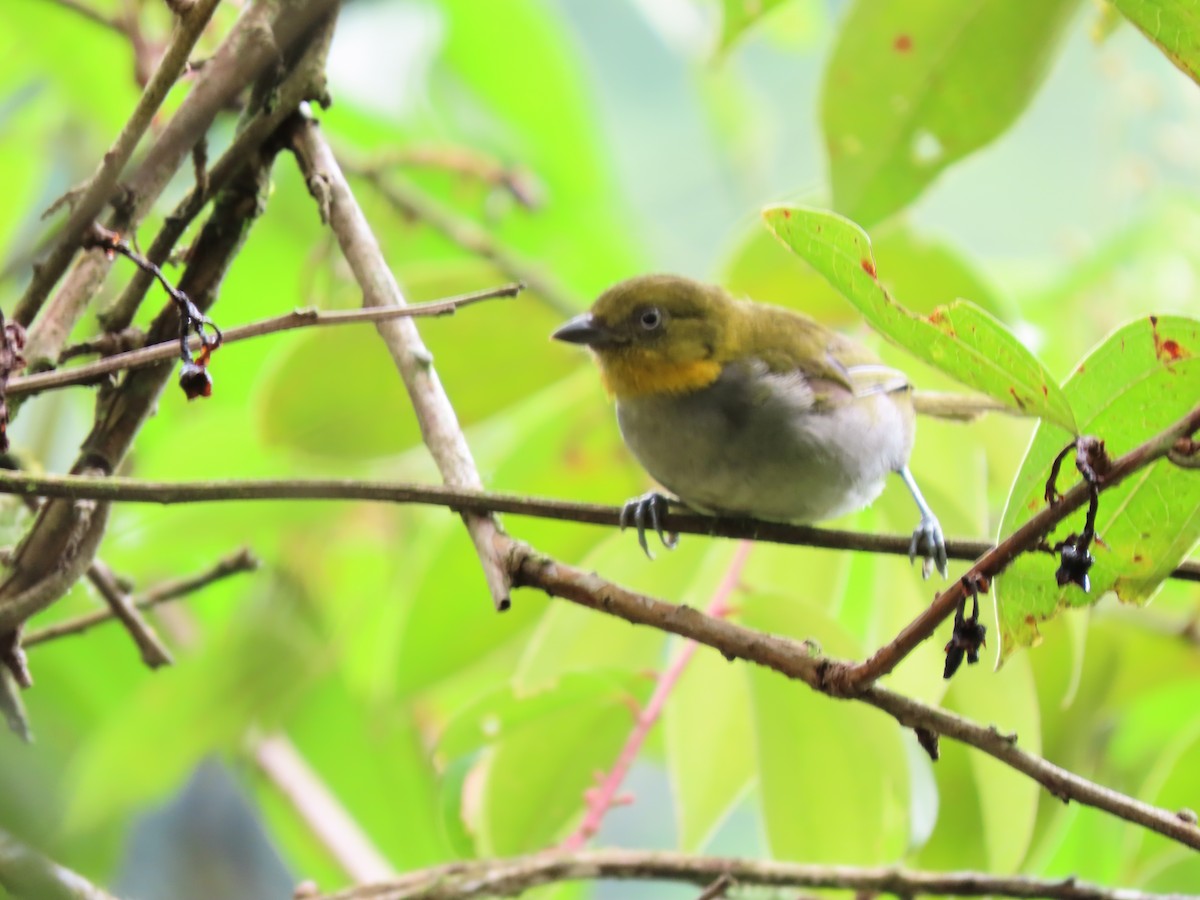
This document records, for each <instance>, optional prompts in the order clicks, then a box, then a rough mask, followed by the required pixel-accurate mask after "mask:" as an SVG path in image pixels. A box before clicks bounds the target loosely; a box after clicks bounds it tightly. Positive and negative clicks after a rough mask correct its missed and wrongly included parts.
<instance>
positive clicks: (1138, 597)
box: [996, 316, 1200, 661]
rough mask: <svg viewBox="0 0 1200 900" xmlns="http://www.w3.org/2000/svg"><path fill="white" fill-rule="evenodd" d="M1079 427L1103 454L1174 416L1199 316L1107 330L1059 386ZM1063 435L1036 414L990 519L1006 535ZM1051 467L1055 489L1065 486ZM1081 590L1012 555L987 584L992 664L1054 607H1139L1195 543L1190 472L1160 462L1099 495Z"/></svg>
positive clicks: (1193, 391) (1030, 500) (1197, 381)
mask: <svg viewBox="0 0 1200 900" xmlns="http://www.w3.org/2000/svg"><path fill="white" fill-rule="evenodd" d="M1063 390H1064V392H1065V393H1066V395H1067V397H1068V399H1069V400H1070V402H1071V405H1072V407H1073V408H1074V409H1075V411H1076V414H1077V415H1078V417H1079V426H1080V428H1081V429H1082V431H1083V432H1085V433H1087V434H1094V435H1096V436H1098V437H1100V438H1102V439H1103V440H1104V441H1105V445H1106V448H1107V450H1108V452H1109V453H1110V454H1112V455H1113V456H1119V455H1120V454H1122V453H1125V452H1127V451H1129V450H1131V449H1133V448H1134V447H1135V446H1137V445H1138V444H1140V443H1142V442H1143V441H1145V440H1147V439H1148V438H1150V437H1151V436H1153V435H1155V434H1157V433H1158V432H1160V431H1161V430H1162V429H1164V428H1166V427H1167V426H1168V425H1170V424H1171V423H1172V422H1174V421H1176V420H1177V419H1179V418H1180V417H1181V416H1182V415H1184V414H1185V413H1186V412H1187V411H1188V410H1189V409H1191V408H1192V407H1193V406H1194V405H1195V403H1196V398H1197V397H1200V322H1197V321H1196V320H1194V319H1187V318H1183V317H1176V316H1162V317H1157V318H1156V317H1153V316H1151V317H1148V318H1146V319H1140V320H1138V321H1136V322H1133V323H1131V324H1129V325H1126V326H1125V327H1124V328H1122V329H1120V330H1119V331H1117V332H1116V333H1115V334H1113V335H1112V336H1111V337H1110V338H1109V339H1108V340H1107V341H1105V342H1104V343H1103V344H1101V345H1100V346H1099V347H1098V348H1097V349H1096V350H1094V351H1093V352H1092V353H1091V355H1089V356H1088V357H1087V358H1086V359H1085V360H1084V361H1083V362H1082V363H1080V365H1079V367H1078V368H1077V369H1076V370H1075V373H1074V374H1073V375H1072V376H1071V378H1070V379H1069V380H1068V381H1067V383H1066V384H1065V385H1064V386H1063ZM1069 440H1070V435H1068V434H1066V433H1064V432H1063V431H1062V430H1061V429H1059V428H1057V427H1055V426H1053V425H1051V424H1049V423H1046V422H1043V423H1040V424H1039V426H1038V429H1037V431H1036V432H1034V437H1033V441H1032V443H1031V444H1030V446H1029V450H1028V452H1027V453H1026V454H1025V460H1024V462H1023V463H1022V465H1021V469H1020V471H1019V473H1018V474H1017V478H1016V480H1015V481H1014V483H1013V488H1012V492H1011V493H1010V494H1009V498H1008V505H1007V507H1006V508H1005V511H1004V516H1003V518H1002V519H1001V522H1000V535H1002V536H1003V535H1007V534H1011V533H1012V531H1014V530H1015V529H1016V528H1017V527H1019V526H1020V525H1021V524H1022V523H1023V522H1025V521H1026V520H1028V519H1029V518H1030V517H1031V516H1032V515H1033V514H1034V513H1036V512H1037V511H1038V510H1040V509H1041V508H1042V507H1043V506H1044V505H1045V501H1044V499H1043V492H1044V489H1045V484H1046V480H1047V478H1048V477H1049V475H1050V467H1051V465H1052V463H1053V460H1054V457H1055V456H1056V455H1057V454H1058V452H1059V451H1060V450H1061V449H1062V448H1063V447H1064V446H1065V445H1066V444H1067V442H1068V441H1069ZM1070 472H1071V464H1070V462H1068V463H1067V464H1066V465H1065V466H1064V467H1063V472H1062V474H1061V475H1060V476H1059V480H1060V485H1059V489H1060V490H1063V489H1065V487H1066V486H1067V485H1068V484H1069V483H1070V481H1069V479H1070ZM1083 519H1084V512H1083V511H1082V510H1081V511H1079V512H1078V513H1076V514H1075V515H1073V516H1071V517H1069V518H1068V519H1067V521H1066V522H1064V523H1063V524H1061V525H1060V526H1059V527H1058V529H1057V530H1056V531H1055V532H1054V533H1053V534H1051V535H1049V536H1048V540H1049V542H1050V543H1051V544H1053V543H1055V542H1056V541H1059V540H1062V539H1063V538H1064V537H1065V536H1066V535H1068V534H1070V533H1072V532H1075V533H1078V532H1081V531H1082V530H1083ZM1096 533H1097V535H1098V536H1099V538H1100V539H1101V540H1102V541H1103V543H1102V544H1101V543H1100V542H1099V541H1098V542H1097V543H1096V544H1095V545H1093V547H1092V553H1093V555H1094V556H1095V558H1096V563H1095V565H1094V566H1093V568H1092V570H1091V592H1090V593H1087V594H1085V593H1083V591H1081V590H1080V589H1079V588H1078V587H1076V586H1074V585H1068V586H1067V587H1065V588H1064V587H1059V586H1058V584H1057V583H1056V581H1055V577H1054V573H1055V569H1056V568H1057V565H1058V564H1057V561H1056V560H1055V559H1054V558H1053V557H1051V556H1049V555H1047V554H1042V553H1027V554H1025V555H1023V556H1021V557H1019V558H1018V559H1017V561H1016V562H1015V563H1013V565H1012V566H1010V567H1009V568H1008V570H1006V571H1005V572H1004V573H1003V574H1002V575H1001V576H1000V577H999V578H998V579H997V581H996V608H997V614H998V618H999V625H1000V660H1001V661H1003V660H1004V659H1005V658H1006V657H1008V656H1009V655H1010V654H1011V653H1012V652H1013V651H1014V650H1016V649H1017V648H1019V647H1028V646H1030V645H1032V644H1034V643H1036V642H1037V641H1038V639H1039V635H1038V627H1037V623H1038V622H1039V621H1045V620H1046V619H1049V618H1051V617H1052V616H1054V615H1055V614H1056V613H1057V612H1058V611H1059V610H1060V609H1062V608H1063V607H1070V606H1091V605H1093V604H1094V603H1095V602H1096V601H1097V600H1099V599H1100V597H1102V596H1103V595H1104V594H1105V593H1107V592H1108V591H1115V592H1116V594H1117V596H1118V598H1120V599H1121V600H1122V601H1124V602H1126V603H1137V604H1141V603H1145V602H1147V601H1148V600H1149V599H1150V598H1151V597H1152V596H1153V595H1154V593H1155V592H1156V591H1157V590H1158V587H1159V585H1160V584H1161V583H1162V581H1163V579H1164V578H1166V577H1167V575H1168V574H1170V572H1171V571H1172V570H1174V569H1175V567H1176V566H1178V565H1179V563H1180V562H1182V561H1183V560H1184V559H1185V558H1186V557H1187V555H1188V553H1189V552H1190V550H1191V548H1192V547H1193V546H1194V545H1195V544H1196V542H1197V540H1200V479H1197V478H1196V477H1195V475H1194V473H1191V472H1187V471H1184V470H1182V469H1179V468H1177V467H1176V466H1174V465H1172V464H1170V463H1168V462H1165V461H1160V462H1158V463H1156V464H1154V465H1153V466H1149V467H1147V468H1145V469H1143V470H1141V471H1140V472H1138V473H1136V474H1135V475H1133V476H1132V477H1130V478H1129V479H1127V480H1126V481H1125V482H1124V483H1123V484H1120V485H1118V486H1117V487H1115V488H1113V489H1112V490H1108V491H1105V492H1104V493H1103V494H1101V495H1100V507H1099V512H1098V514H1097V516H1096Z"/></svg>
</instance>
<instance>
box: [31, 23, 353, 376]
mask: <svg viewBox="0 0 1200 900" xmlns="http://www.w3.org/2000/svg"><path fill="white" fill-rule="evenodd" d="M216 2H217V0H198V2H197V4H196V5H195V6H194V7H193V9H192V10H191V12H189V13H188V14H187V15H186V16H185V17H184V21H187V22H191V21H193V20H194V19H195V18H196V17H197V16H198V15H199V14H200V13H201V12H202V11H203V10H204V9H207V8H208V7H211V6H215V5H216ZM337 4H338V0H285V2H282V3H277V2H274V0H270V2H268V0H259V2H253V3H251V4H250V5H249V6H248V7H246V9H245V10H244V11H243V13H242V15H241V16H239V18H238V20H237V22H235V24H234V26H233V28H232V29H231V30H230V32H229V34H228V35H227V36H226V38H225V40H224V41H223V42H222V44H221V46H220V47H219V48H218V49H217V52H216V53H215V54H214V56H213V58H212V60H211V61H210V63H209V64H208V65H207V66H205V68H204V71H203V72H202V73H201V75H200V76H199V77H198V78H197V79H196V80H195V83H194V84H193V85H192V88H191V90H190V91H189V92H188V94H187V95H186V96H185V97H184V99H183V101H182V102H181V103H180V105H179V108H178V109H177V110H176V111H175V113H174V115H173V116H172V117H171V118H170V119H169V120H168V121H167V123H166V124H165V125H164V126H163V128H162V130H161V131H160V132H159V133H158V135H157V138H156V140H155V141H154V142H153V144H152V145H151V146H150V147H149V148H148V149H147V150H146V152H145V155H144V156H143V157H142V158H141V160H140V162H139V163H138V165H137V167H136V169H134V170H133V172H132V174H130V175H129V176H128V178H126V179H125V180H124V181H123V182H122V191H121V202H120V204H119V205H118V206H117V207H116V208H115V209H114V212H113V213H112V214H111V215H110V216H109V217H108V218H107V219H106V220H105V222H104V224H105V227H107V228H108V229H109V230H110V231H115V232H117V233H121V234H123V233H128V232H131V231H133V230H134V229H136V228H137V226H138V224H139V223H140V222H141V220H142V219H143V218H144V216H145V215H146V214H147V212H148V211H149V210H150V208H151V207H152V205H153V203H154V201H155V200H156V199H157V198H158V196H159V195H160V194H161V193H162V191H163V190H164V189H165V188H166V186H167V184H168V183H169V181H170V179H171V178H172V176H173V175H174V174H175V172H176V171H177V170H178V169H179V167H180V166H181V165H182V164H183V162H184V161H185V160H186V159H187V158H188V156H189V154H190V153H191V151H192V148H193V147H195V145H196V144H197V143H198V142H199V141H201V140H203V138H204V135H205V133H206V132H207V130H208V128H209V126H210V125H211V124H212V122H213V120H214V119H215V118H216V116H217V114H218V113H219V112H220V111H221V110H223V109H225V108H226V106H227V104H228V102H229V101H230V100H231V99H232V98H233V97H235V96H236V95H237V94H239V93H240V92H241V91H243V90H244V89H245V88H246V87H247V85H248V84H250V83H252V82H254V81H255V80H256V79H262V78H264V76H265V80H266V81H268V82H269V83H270V86H272V87H274V86H275V85H276V82H277V76H276V70H275V68H274V67H276V66H277V65H278V64H279V63H280V61H281V60H282V59H286V58H288V54H290V53H291V52H292V50H293V49H294V45H295V43H296V41H297V40H301V39H303V38H306V37H307V36H308V35H310V34H312V33H313V30H314V29H319V28H320V27H321V25H322V23H323V22H325V21H327V20H328V16H329V15H330V13H331V11H332V10H334V9H335V8H336V6H337ZM189 50H190V45H189ZM183 62H186V60H184V61H183ZM183 62H181V63H180V65H181V66H182V65H183ZM161 69H162V66H160V70H161ZM177 77H178V72H176V73H175V76H174V77H173V78H172V81H174V78H177ZM156 81H157V75H156V77H155V79H153V80H152V82H151V85H152V86H153V84H154V83H155V82H156ZM148 91H149V89H148ZM266 99H268V100H272V101H273V100H274V98H266ZM268 105H269V104H268ZM139 109H140V107H139ZM290 112H291V109H286V110H283V111H282V112H281V114H282V115H287V114H288V113H290ZM132 122H133V120H132V119H131V123H132ZM107 158H108V157H107V156H106V159H107ZM249 161H250V160H249V159H247V158H246V157H243V158H241V159H239V160H238V162H239V164H240V165H244V164H246V163H247V162H249ZM112 178H113V180H114V183H115V179H116V174H115V173H114V174H113V176H112ZM106 183H107V182H106ZM112 194H113V190H112V187H111V186H109V187H108V188H107V189H106V190H105V191H104V192H103V196H100V197H99V199H98V200H97V203H96V204H95V205H94V208H93V205H92V204H90V203H86V204H85V200H87V199H88V198H89V197H91V195H92V188H91V187H89V188H88V190H87V192H86V193H85V195H84V197H83V198H82V199H81V200H79V201H78V202H77V203H76V206H75V208H74V209H73V210H72V213H71V217H70V219H69V221H68V224H67V227H66V228H65V229H64V233H63V234H62V235H61V237H60V238H59V242H58V244H57V245H56V246H55V247H54V249H52V250H51V252H50V256H49V257H48V258H47V259H46V260H45V261H44V262H43V263H41V264H39V265H37V266H35V273H34V278H33V280H32V282H31V283H30V286H29V289H28V290H27V291H26V293H25V295H24V297H22V299H21V303H20V305H19V306H18V310H19V311H20V310H26V313H27V314H28V315H29V316H30V317H32V315H33V314H35V313H36V312H37V310H38V309H40V308H41V306H42V304H43V302H44V301H45V297H46V294H47V293H48V292H49V290H50V288H51V287H52V286H53V285H54V283H55V282H57V281H58V279H59V278H60V277H61V275H62V272H63V271H64V270H65V269H66V266H67V264H68V263H69V262H70V261H71V259H72V257H73V256H74V254H75V250H76V249H77V247H78V244H79V238H80V236H81V235H82V233H83V229H84V228H86V227H87V226H88V225H89V224H90V222H91V221H92V220H93V219H95V218H96V216H97V215H98V214H99V212H100V210H101V209H102V208H103V205H104V203H106V202H108V201H109V200H110V199H111V197H112ZM85 211H86V212H87V215H86V216H84V218H83V220H82V221H81V222H80V223H79V224H78V227H76V224H75V223H76V220H77V219H78V218H79V217H80V216H81V215H83V213H84V212H85ZM164 230H167V229H164ZM164 258H165V257H152V258H151V259H152V261H153V262H155V263H161V262H162V261H163V259H164ZM110 268H111V262H110V261H109V260H108V258H107V256H106V255H105V254H103V253H90V254H86V255H84V256H81V257H79V259H78V260H76V264H75V265H74V266H72V268H71V270H70V273H69V274H68V276H67V278H66V279H65V281H64V283H63V284H62V285H61V286H60V287H59V289H58V291H57V292H56V293H55V295H54V298H53V300H52V301H51V302H50V304H49V306H48V308H47V309H46V310H45V311H44V312H43V313H42V315H40V316H39V318H38V321H37V322H36V323H35V324H34V326H33V327H32V328H31V329H30V334H29V354H28V355H29V359H30V361H31V364H32V365H34V366H35V367H40V365H41V361H42V360H45V361H47V362H52V361H53V360H54V359H56V358H57V357H58V353H59V351H60V350H61V349H62V346H63V344H64V343H65V341H66V339H67V336H68V335H69V334H70V333H71V331H72V330H73V328H74V327H75V323H76V322H77V321H78V320H79V318H80V317H81V316H82V314H83V311H84V309H85V308H86V306H87V304H88V302H89V301H90V300H91V298H92V297H93V296H94V295H95V293H96V291H97V290H99V288H100V287H101V285H102V284H103V283H104V280H105V279H106V278H107V276H108V273H109V270H110ZM20 321H22V322H24V321H25V320H24V319H21V320H20Z"/></svg>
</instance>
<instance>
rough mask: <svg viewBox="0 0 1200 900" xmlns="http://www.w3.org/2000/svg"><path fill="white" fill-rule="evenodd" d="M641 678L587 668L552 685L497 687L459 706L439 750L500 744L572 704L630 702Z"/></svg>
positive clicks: (453, 752)
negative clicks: (541, 687)
mask: <svg viewBox="0 0 1200 900" xmlns="http://www.w3.org/2000/svg"><path fill="white" fill-rule="evenodd" d="M645 683H646V679H644V678H642V677H641V676H639V675H636V674H634V673H630V672H621V671H611V670H609V671H601V670H592V671H590V672H571V673H568V674H566V675H563V676H562V678H560V679H559V680H558V682H557V683H556V684H554V685H553V688H552V689H549V690H540V691H535V692H533V693H530V694H522V693H519V692H517V691H515V690H514V689H513V688H512V687H511V686H510V685H505V686H503V687H499V688H496V689H495V690H493V691H491V692H489V693H487V694H485V695H484V696H482V697H480V698H479V699H478V700H476V701H475V702H474V703H471V704H469V705H468V706H467V707H466V708H464V709H463V710H461V711H460V712H459V714H458V715H457V717H456V718H455V719H454V720H453V721H451V722H450V723H449V724H448V725H447V726H446V729H445V730H444V731H443V732H442V736H441V739H440V740H439V741H438V753H439V754H440V755H442V756H444V757H445V758H447V759H453V758H455V757H459V756H464V755H466V754H468V753H473V752H474V751H476V750H478V749H480V748H482V747H486V746H488V745H490V744H496V743H500V742H502V741H505V740H507V739H508V738H510V737H512V736H513V735H514V734H516V733H517V732H518V731H520V730H521V729H522V728H524V727H526V726H528V725H531V724H534V723H537V722H538V721H540V720H543V719H545V718H546V717H548V716H552V715H555V714H557V713H559V712H561V711H562V710H564V709H568V708H570V707H573V706H587V705H611V704H613V703H615V702H626V703H628V702H630V701H633V700H634V698H635V697H636V696H637V694H639V693H644V691H642V690H639V691H635V688H644V687H645Z"/></svg>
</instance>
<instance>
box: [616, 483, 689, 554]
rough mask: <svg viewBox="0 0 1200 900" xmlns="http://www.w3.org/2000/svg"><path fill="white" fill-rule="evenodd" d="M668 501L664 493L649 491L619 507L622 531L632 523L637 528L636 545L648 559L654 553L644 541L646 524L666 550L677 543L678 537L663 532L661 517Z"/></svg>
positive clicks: (673, 547)
mask: <svg viewBox="0 0 1200 900" xmlns="http://www.w3.org/2000/svg"><path fill="white" fill-rule="evenodd" d="M668 503H670V500H669V498H667V497H666V496H665V495H663V494H660V493H659V492H658V491H650V493H648V494H642V495H641V496H640V497H634V498H633V499H632V500H629V501H626V503H625V505H624V506H622V507H621V530H622V531H624V530H625V528H626V527H627V526H629V525H633V527H634V528H635V529H636V530H637V538H638V545H639V546H640V547H641V548H642V552H643V553H645V554H646V556H648V557H649V558H650V559H654V554H653V553H651V552H650V545H649V543H648V542H647V541H646V525H647V524H649V525H650V527H651V528H652V529H654V532H655V533H656V534H657V535H658V539H659V540H660V541H662V545H663V546H664V547H666V548H667V549H668V550H674V549H675V545H676V544H678V543H679V538H678V537H676V536H675V535H673V534H666V533H664V532H663V527H662V518H663V515H665V514H666V512H667V504H668Z"/></svg>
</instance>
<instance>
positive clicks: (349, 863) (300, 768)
mask: <svg viewBox="0 0 1200 900" xmlns="http://www.w3.org/2000/svg"><path fill="white" fill-rule="evenodd" d="M254 759H255V762H257V763H258V767H259V769H260V771H262V773H263V774H264V775H265V776H266V777H267V778H268V779H270V781H271V783H272V784H274V785H275V787H276V788H278V789H279V791H280V792H281V793H282V794H283V795H284V796H285V797H286V798H287V800H288V802H289V803H290V804H291V805H292V808H293V809H295V810H296V812H297V813H298V814H299V815H300V818H301V819H303V820H304V822H305V824H306V825H307V826H308V827H309V828H310V829H311V830H312V832H313V834H314V835H315V836H316V838H317V840H319V841H320V842H321V844H322V845H323V846H324V847H325V848H326V849H327V850H329V852H330V853H331V854H333V857H334V858H335V859H336V860H337V862H338V865H340V866H341V867H342V869H343V870H344V871H345V872H346V874H347V875H349V876H350V877H351V878H352V879H353V880H354V881H356V882H369V881H378V880H381V879H386V878H391V877H392V876H393V875H394V874H395V869H393V868H392V865H391V863H389V862H388V861H387V859H386V857H384V855H383V854H382V853H381V852H380V851H379V849H378V848H377V847H376V846H375V844H374V843H373V842H372V841H371V839H370V837H369V836H368V835H367V833H366V832H365V831H363V829H362V827H361V826H360V825H359V824H358V822H356V821H355V820H354V817H353V816H352V815H350V813H349V812H348V811H347V810H346V808H345V807H344V806H342V804H341V802H339V801H338V799H337V797H335V796H334V795H333V793H332V792H331V791H330V790H329V788H328V787H327V786H326V785H325V783H324V782H323V781H322V780H321V778H320V776H319V775H317V773H316V772H314V771H313V770H312V768H311V767H310V766H309V764H308V762H307V761H306V760H305V759H304V757H303V756H301V755H300V753H299V751H298V750H297V749H296V747H295V746H294V745H293V744H292V742H291V741H290V740H288V738H287V737H285V736H284V735H282V734H273V735H269V736H267V737H264V738H260V739H258V740H256V741H255V742H254Z"/></svg>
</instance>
